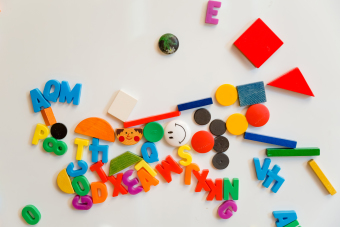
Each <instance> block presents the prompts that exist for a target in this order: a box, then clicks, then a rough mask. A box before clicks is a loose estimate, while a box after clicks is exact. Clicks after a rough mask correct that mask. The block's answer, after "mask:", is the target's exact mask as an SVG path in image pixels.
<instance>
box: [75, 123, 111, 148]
mask: <svg viewBox="0 0 340 227" xmlns="http://www.w3.org/2000/svg"><path fill="white" fill-rule="evenodd" d="M74 132H75V133H79V134H82V135H85V136H91V137H94V138H97V139H101V140H106V141H109V142H114V141H115V131H114V130H113V128H112V126H111V125H110V124H109V122H107V121H105V120H104V119H101V118H98V117H90V118H86V119H85V120H82V121H81V122H80V123H79V124H78V125H77V127H76V129H75V130H74Z"/></svg>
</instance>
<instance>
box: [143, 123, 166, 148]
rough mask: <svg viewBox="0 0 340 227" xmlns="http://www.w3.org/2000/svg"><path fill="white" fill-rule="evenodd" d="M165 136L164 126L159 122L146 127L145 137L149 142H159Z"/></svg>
mask: <svg viewBox="0 0 340 227" xmlns="http://www.w3.org/2000/svg"><path fill="white" fill-rule="evenodd" d="M163 135H164V129H163V127H162V125H160V124H159V123H157V122H150V123H148V124H147V125H145V127H144V137H145V139H146V140H147V141H149V142H153V143H154V142H158V141H160V140H161V139H162V137H163Z"/></svg>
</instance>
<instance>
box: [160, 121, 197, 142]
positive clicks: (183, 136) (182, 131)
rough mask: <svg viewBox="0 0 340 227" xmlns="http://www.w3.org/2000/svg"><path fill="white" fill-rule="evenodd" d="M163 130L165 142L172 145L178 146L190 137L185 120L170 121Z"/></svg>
mask: <svg viewBox="0 0 340 227" xmlns="http://www.w3.org/2000/svg"><path fill="white" fill-rule="evenodd" d="M164 131H165V136H164V137H165V140H166V142H167V143H168V144H169V145H171V146H173V147H179V146H181V145H183V144H186V143H187V142H188V141H189V139H190V137H191V130H190V128H189V126H188V125H187V124H186V123H185V122H183V121H179V120H173V121H170V122H169V123H168V125H167V126H166V127H165V130H164Z"/></svg>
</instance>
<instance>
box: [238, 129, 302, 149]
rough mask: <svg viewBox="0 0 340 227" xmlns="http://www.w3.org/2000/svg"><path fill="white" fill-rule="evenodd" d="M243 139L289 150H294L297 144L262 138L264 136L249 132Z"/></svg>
mask: <svg viewBox="0 0 340 227" xmlns="http://www.w3.org/2000/svg"><path fill="white" fill-rule="evenodd" d="M244 138H245V139H247V140H253V141H257V142H262V143H269V144H273V145H278V146H283V147H289V148H296V144H297V142H296V141H293V140H286V139H280V138H276V137H271V136H264V135H259V134H256V133H251V132H245V133H244Z"/></svg>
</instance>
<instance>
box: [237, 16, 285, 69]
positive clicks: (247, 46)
mask: <svg viewBox="0 0 340 227" xmlns="http://www.w3.org/2000/svg"><path fill="white" fill-rule="evenodd" d="M282 44H283V42H282V41H281V39H280V38H279V37H277V35H275V33H274V32H273V31H272V30H271V29H270V28H269V27H268V26H267V25H266V24H265V23H264V22H263V21H262V20H261V19H260V18H259V19H257V20H256V21H255V22H254V23H253V24H252V25H251V26H250V27H249V28H248V29H247V30H246V31H245V32H244V33H243V34H242V35H241V36H240V37H239V38H238V39H237V40H236V41H235V42H234V45H235V46H236V47H237V48H238V49H239V50H240V51H241V52H242V53H243V54H244V55H245V56H246V57H247V58H248V60H249V61H250V62H251V63H253V65H254V66H255V67H256V68H260V66H261V65H262V64H263V63H264V62H265V61H267V59H268V58H269V57H270V56H272V54H274V53H275V51H277V50H278V49H279V48H280V47H281V46H282Z"/></svg>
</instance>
